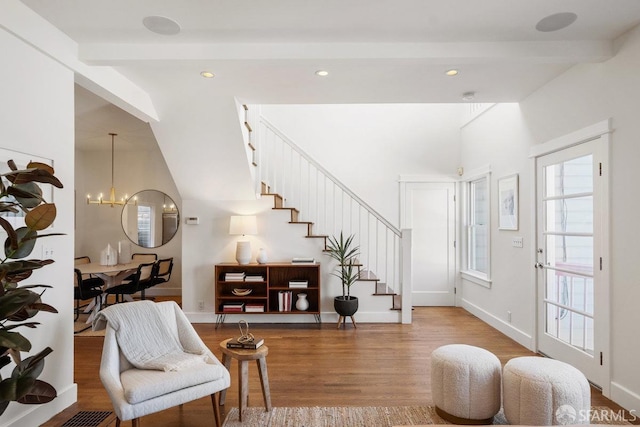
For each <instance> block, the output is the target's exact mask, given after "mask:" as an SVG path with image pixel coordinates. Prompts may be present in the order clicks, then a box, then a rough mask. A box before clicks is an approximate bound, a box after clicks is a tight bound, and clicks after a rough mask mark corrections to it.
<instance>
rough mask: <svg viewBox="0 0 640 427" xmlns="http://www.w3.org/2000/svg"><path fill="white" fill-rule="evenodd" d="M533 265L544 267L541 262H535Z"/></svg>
mask: <svg viewBox="0 0 640 427" xmlns="http://www.w3.org/2000/svg"><path fill="white" fill-rule="evenodd" d="M533 266H534V267H535V268H543V267H544V265H543V264H542V263H541V262H536V263H535V264H534V265H533Z"/></svg>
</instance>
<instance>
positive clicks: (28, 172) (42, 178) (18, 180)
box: [3, 168, 62, 188]
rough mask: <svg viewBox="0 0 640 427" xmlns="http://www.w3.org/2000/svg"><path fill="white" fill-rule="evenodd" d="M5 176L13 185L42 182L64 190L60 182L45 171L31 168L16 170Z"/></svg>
mask: <svg viewBox="0 0 640 427" xmlns="http://www.w3.org/2000/svg"><path fill="white" fill-rule="evenodd" d="M3 176H6V177H7V179H8V180H9V182H11V183H12V184H13V185H16V184H24V183H27V182H42V183H46V184H51V185H53V186H54V187H57V188H62V183H61V182H60V180H58V178H56V177H55V176H53V175H52V174H51V173H49V171H46V170H44V169H37V168H31V169H22V170H16V171H11V172H7V173H5V174H3Z"/></svg>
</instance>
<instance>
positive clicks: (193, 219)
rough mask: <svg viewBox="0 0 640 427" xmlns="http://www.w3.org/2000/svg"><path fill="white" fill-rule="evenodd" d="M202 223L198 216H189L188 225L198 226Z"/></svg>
mask: <svg viewBox="0 0 640 427" xmlns="http://www.w3.org/2000/svg"><path fill="white" fill-rule="evenodd" d="M199 223H200V218H198V217H197V216H188V217H187V225H198V224H199Z"/></svg>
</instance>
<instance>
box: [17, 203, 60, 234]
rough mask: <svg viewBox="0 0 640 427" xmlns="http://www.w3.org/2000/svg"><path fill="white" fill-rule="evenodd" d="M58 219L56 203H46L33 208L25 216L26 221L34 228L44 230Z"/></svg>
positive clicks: (28, 225)
mask: <svg viewBox="0 0 640 427" xmlns="http://www.w3.org/2000/svg"><path fill="white" fill-rule="evenodd" d="M55 219H56V205H54V204H53V203H44V204H42V205H40V206H37V207H35V208H33V209H32V210H31V211H30V212H29V213H28V214H27V216H26V217H25V219H24V222H25V224H26V225H27V227H29V228H30V229H32V230H36V231H39V230H44V229H45V228H47V227H49V226H50V225H51V224H53V221H54V220H55Z"/></svg>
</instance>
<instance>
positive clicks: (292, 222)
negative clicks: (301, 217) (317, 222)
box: [289, 221, 313, 225]
mask: <svg viewBox="0 0 640 427" xmlns="http://www.w3.org/2000/svg"><path fill="white" fill-rule="evenodd" d="M289 224H307V225H309V224H313V222H311V221H289Z"/></svg>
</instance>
